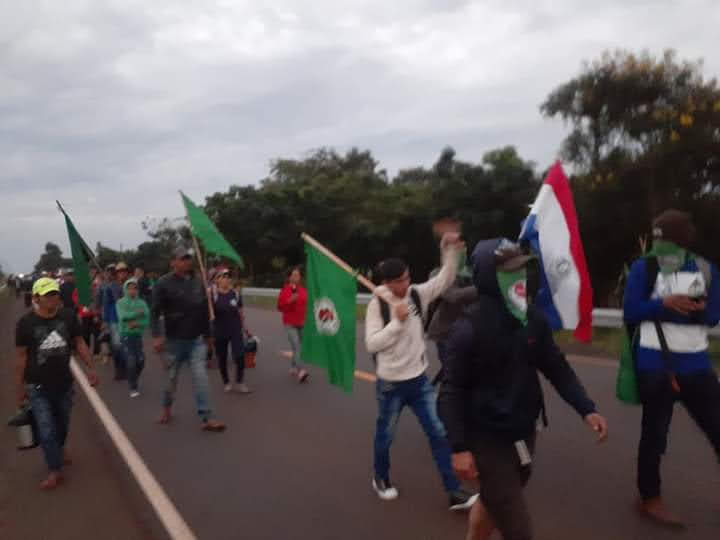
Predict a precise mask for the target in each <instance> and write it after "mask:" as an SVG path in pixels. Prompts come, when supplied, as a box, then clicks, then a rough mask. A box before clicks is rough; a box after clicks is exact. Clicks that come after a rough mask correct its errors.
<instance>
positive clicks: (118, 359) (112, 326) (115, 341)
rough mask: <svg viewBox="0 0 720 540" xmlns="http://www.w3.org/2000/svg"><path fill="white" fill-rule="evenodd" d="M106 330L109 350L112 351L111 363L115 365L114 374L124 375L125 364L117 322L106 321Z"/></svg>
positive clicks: (125, 370) (125, 371)
mask: <svg viewBox="0 0 720 540" xmlns="http://www.w3.org/2000/svg"><path fill="white" fill-rule="evenodd" d="M108 332H109V333H110V350H111V351H112V357H113V364H114V365H115V376H117V377H125V376H126V374H127V366H126V362H125V354H124V351H123V346H122V340H121V338H120V326H119V324H118V323H116V322H111V323H108Z"/></svg>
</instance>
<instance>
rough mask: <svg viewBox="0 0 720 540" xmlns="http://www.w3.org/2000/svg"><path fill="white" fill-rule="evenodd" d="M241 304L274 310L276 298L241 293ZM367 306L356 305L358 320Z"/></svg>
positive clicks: (363, 316) (362, 317) (363, 317)
mask: <svg viewBox="0 0 720 540" xmlns="http://www.w3.org/2000/svg"><path fill="white" fill-rule="evenodd" d="M242 298H243V304H244V305H246V306H252V307H256V308H260V309H269V310H274V309H276V308H277V298H268V297H267V296H249V295H245V294H243V297H242ZM366 311H367V306H364V305H358V306H357V318H358V320H363V319H365V312H366Z"/></svg>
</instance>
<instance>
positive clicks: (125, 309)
mask: <svg viewBox="0 0 720 540" xmlns="http://www.w3.org/2000/svg"><path fill="white" fill-rule="evenodd" d="M139 293H140V288H139V286H138V281H137V279H135V278H131V279H128V280H127V281H126V282H125V284H124V285H123V297H122V298H121V299H120V300H118V301H117V303H116V304H115V309H116V310H117V318H118V325H119V329H120V342H121V343H122V347H123V352H124V353H125V361H126V365H127V375H128V384H129V385H130V397H131V398H136V397H138V396H139V395H140V392H139V391H138V378H139V377H140V373H142V370H143V368H144V367H145V353H144V352H143V333H144V332H145V329H146V328H147V327H148V324H149V322H150V308H149V307H148V305H147V303H146V302H145V300H143V299H142V298H140V296H139Z"/></svg>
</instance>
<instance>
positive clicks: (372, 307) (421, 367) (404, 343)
mask: <svg viewBox="0 0 720 540" xmlns="http://www.w3.org/2000/svg"><path fill="white" fill-rule="evenodd" d="M442 259H443V265H442V268H441V269H440V272H439V273H438V275H437V276H435V277H434V278H432V279H430V280H428V281H426V282H425V283H419V284H413V285H410V287H408V291H407V293H406V295H405V298H399V297H396V296H394V295H393V294H392V293H391V292H390V290H389V289H388V288H387V287H385V286H384V285H383V286H380V287H378V288H377V289H375V293H374V296H373V298H372V300H370V303H369V304H368V308H367V313H366V315H365V347H366V348H367V350H368V352H369V353H371V354H376V359H377V367H376V372H377V376H378V377H379V378H380V379H383V380H386V381H407V380H410V379H414V378H415V377H418V376H420V375H422V374H423V373H424V372H425V370H426V369H427V367H428V361H427V359H426V358H425V331H424V328H423V322H422V321H423V317H425V316H427V311H428V306H429V305H430V302H432V301H433V300H435V299H436V298H438V297H439V296H440V295H441V294H443V293H444V292H445V291H446V290H447V289H448V288H450V286H451V285H452V284H453V283H454V281H455V275H456V273H457V263H458V249H457V248H456V247H455V246H454V245H449V246H446V247H445V249H444V250H443V254H442ZM411 288H413V289H415V290H416V291H417V293H418V296H419V297H420V304H421V306H422V310H423V313H422V316H421V314H420V313H417V312H416V311H417V310H416V309H415V304H414V303H413V302H412V300H411V299H410V289H411ZM378 297H381V298H386V299H387V298H391V297H392V299H393V303H400V302H406V303H407V304H408V306H409V308H410V309H409V311H410V314H409V315H408V317H407V319H405V321H400V320H399V319H397V318H395V316H394V313H393V311H394V310H393V308H392V305H391V306H390V315H391V317H392V318H391V320H390V323H388V325H387V326H385V322H384V321H383V319H382V314H381V312H380V301H379V300H378Z"/></svg>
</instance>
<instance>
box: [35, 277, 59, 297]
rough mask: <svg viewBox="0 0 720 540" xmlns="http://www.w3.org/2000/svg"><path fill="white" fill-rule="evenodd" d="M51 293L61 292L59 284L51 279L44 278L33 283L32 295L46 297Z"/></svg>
mask: <svg viewBox="0 0 720 540" xmlns="http://www.w3.org/2000/svg"><path fill="white" fill-rule="evenodd" d="M50 292H60V285H58V282H57V281H55V280H54V279H52V278H49V277H43V278H40V279H38V280H37V281H36V282H35V283H33V288H32V293H33V295H35V294H37V295H39V296H45V295H46V294H47V293H50Z"/></svg>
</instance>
